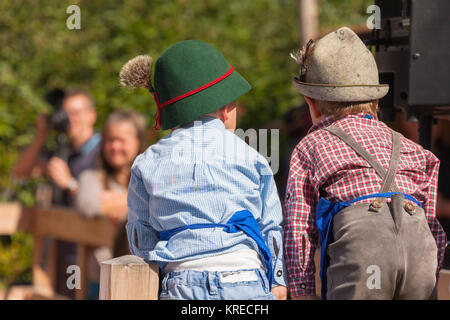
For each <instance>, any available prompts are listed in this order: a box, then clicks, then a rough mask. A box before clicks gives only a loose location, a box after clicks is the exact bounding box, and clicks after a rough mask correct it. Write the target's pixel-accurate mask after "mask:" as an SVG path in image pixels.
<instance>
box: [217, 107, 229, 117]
mask: <svg viewBox="0 0 450 320" xmlns="http://www.w3.org/2000/svg"><path fill="white" fill-rule="evenodd" d="M218 111H219V116H220V117H219V118H220V120H222V121H227V120H228V105H226V106H223V107H222V108H220V109H219V110H218Z"/></svg>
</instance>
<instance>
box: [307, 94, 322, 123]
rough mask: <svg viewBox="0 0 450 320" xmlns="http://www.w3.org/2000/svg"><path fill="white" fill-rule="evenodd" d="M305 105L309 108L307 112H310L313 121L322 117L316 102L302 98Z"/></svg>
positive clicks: (308, 98)
mask: <svg viewBox="0 0 450 320" xmlns="http://www.w3.org/2000/svg"><path fill="white" fill-rule="evenodd" d="M304 97H305V100H306V103H307V104H308V106H309V111H310V112H311V117H313V118H315V119H319V118H320V117H321V116H322V112H321V111H320V109H319V105H318V104H317V100H315V99H313V98H310V97H307V96H304Z"/></svg>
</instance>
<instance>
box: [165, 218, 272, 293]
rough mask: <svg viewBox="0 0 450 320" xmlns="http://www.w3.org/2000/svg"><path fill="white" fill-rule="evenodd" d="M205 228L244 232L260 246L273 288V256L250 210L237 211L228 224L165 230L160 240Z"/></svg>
mask: <svg viewBox="0 0 450 320" xmlns="http://www.w3.org/2000/svg"><path fill="white" fill-rule="evenodd" d="M204 228H223V231H225V232H228V233H236V232H239V231H243V232H244V233H245V234H246V235H247V236H248V237H250V238H252V239H253V240H254V241H255V242H256V244H257V245H258V249H259V253H260V255H261V257H262V259H263V261H264V264H265V265H266V269H267V279H268V280H269V284H270V287H272V255H271V253H270V250H269V248H268V247H267V245H266V243H265V242H264V238H263V236H262V234H261V231H260V229H259V224H258V222H257V221H256V219H255V217H254V216H253V214H252V213H251V212H250V211H248V210H242V211H237V212H236V213H235V214H234V215H233V216H232V217H231V218H230V220H228V222H227V223H224V224H223V223H196V224H190V225H186V226H182V227H179V228H174V229H170V230H164V231H161V232H160V233H159V239H160V240H163V241H167V240H169V239H170V238H171V237H172V236H174V235H175V234H177V233H179V232H181V231H184V230H187V229H204Z"/></svg>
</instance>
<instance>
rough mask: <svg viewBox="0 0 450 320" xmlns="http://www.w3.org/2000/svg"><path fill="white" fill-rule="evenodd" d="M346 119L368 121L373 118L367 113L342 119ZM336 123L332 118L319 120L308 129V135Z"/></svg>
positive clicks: (350, 115)
mask: <svg viewBox="0 0 450 320" xmlns="http://www.w3.org/2000/svg"><path fill="white" fill-rule="evenodd" d="M347 118H365V119H370V120H372V119H373V117H372V116H371V115H370V114H368V113H367V112H360V113H358V114H349V115H347V116H345V117H344V118H343V119H347ZM341 120H342V119H341ZM336 121H337V120H335V118H334V116H329V117H326V118H325V119H323V120H320V121H319V122H317V123H316V124H314V125H313V126H312V127H311V128H310V129H309V131H308V134H310V133H311V132H314V131H316V130H320V129H323V128H326V127H328V126H330V125H332V124H333V123H334V122H336Z"/></svg>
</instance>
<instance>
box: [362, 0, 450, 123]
mask: <svg viewBox="0 0 450 320" xmlns="http://www.w3.org/2000/svg"><path fill="white" fill-rule="evenodd" d="M375 4H376V5H377V6H379V8H380V11H381V12H380V13H381V29H379V30H376V29H374V31H373V36H372V39H370V40H369V41H368V42H367V44H371V45H375V57H376V60H377V64H378V68H379V72H380V80H381V81H383V80H384V81H385V82H384V83H386V82H387V83H389V84H390V85H391V87H390V94H389V95H388V96H386V97H385V98H384V99H382V100H381V101H380V107H381V108H382V110H383V109H386V108H388V107H391V108H392V107H394V106H395V107H397V106H399V107H409V108H414V109H415V110H418V111H421V112H426V113H430V114H439V113H447V114H448V113H450V0H426V1H424V0H376V1H375Z"/></svg>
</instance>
